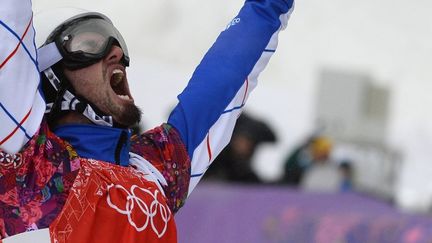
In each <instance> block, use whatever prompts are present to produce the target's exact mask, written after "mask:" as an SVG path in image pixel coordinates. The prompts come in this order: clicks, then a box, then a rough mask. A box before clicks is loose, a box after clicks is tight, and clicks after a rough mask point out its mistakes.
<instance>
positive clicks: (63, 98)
mask: <svg viewBox="0 0 432 243" xmlns="http://www.w3.org/2000/svg"><path fill="white" fill-rule="evenodd" d="M43 73H44V75H45V77H46V78H47V79H48V81H49V83H50V85H51V86H52V88H54V89H55V91H56V92H55V93H56V94H57V96H56V97H55V99H54V100H53V101H52V100H47V105H46V109H45V114H48V118H55V117H56V115H57V114H58V113H60V112H62V111H76V112H79V113H81V114H83V115H84V116H85V117H87V118H88V119H89V120H90V121H91V122H93V123H94V124H96V125H101V126H108V127H113V126H114V121H113V118H112V116H107V115H105V114H103V113H102V112H101V111H99V110H98V109H97V108H93V106H94V105H91V104H90V102H88V101H87V100H85V99H84V98H82V97H77V96H76V95H75V94H74V93H73V92H72V91H71V90H70V89H71V87H70V84H69V82H67V81H66V82H65V81H63V82H60V79H59V78H58V77H57V75H56V74H55V73H54V71H53V70H52V68H50V67H49V68H47V69H46V70H45V71H43ZM45 95H47V94H45ZM50 101H52V102H51V103H48V102H50Z"/></svg>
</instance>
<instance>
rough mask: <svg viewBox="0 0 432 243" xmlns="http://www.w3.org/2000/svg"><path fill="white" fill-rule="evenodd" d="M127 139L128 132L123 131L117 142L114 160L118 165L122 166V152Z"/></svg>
mask: <svg viewBox="0 0 432 243" xmlns="http://www.w3.org/2000/svg"><path fill="white" fill-rule="evenodd" d="M127 138H128V136H127V134H126V132H125V131H122V132H121V134H120V137H119V140H118V142H117V147H116V149H115V157H114V158H115V162H116V165H120V155H121V151H122V148H123V146H124V145H125V143H126V140H127Z"/></svg>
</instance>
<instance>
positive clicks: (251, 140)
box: [205, 112, 276, 183]
mask: <svg viewBox="0 0 432 243" xmlns="http://www.w3.org/2000/svg"><path fill="white" fill-rule="evenodd" d="M274 142H276V135H275V133H274V132H273V131H272V129H271V128H270V126H269V125H268V124H266V123H265V122H263V121H261V120H258V119H256V118H253V117H251V116H250V115H248V114H246V113H245V112H243V113H242V114H241V115H240V117H239V118H238V120H237V123H236V126H235V128H234V133H233V135H232V138H231V142H230V143H229V144H228V145H227V147H226V148H225V149H224V150H222V152H221V153H220V155H219V156H218V157H217V158H216V159H215V161H214V162H213V163H212V165H211V166H210V168H209V170H208V171H207V173H206V175H205V178H206V179H211V180H225V181H233V182H249V183H257V182H261V180H260V179H259V177H258V176H257V175H256V173H255V172H254V171H253V169H252V166H251V162H252V157H253V156H254V154H255V151H256V149H257V146H258V145H260V144H262V143H274Z"/></svg>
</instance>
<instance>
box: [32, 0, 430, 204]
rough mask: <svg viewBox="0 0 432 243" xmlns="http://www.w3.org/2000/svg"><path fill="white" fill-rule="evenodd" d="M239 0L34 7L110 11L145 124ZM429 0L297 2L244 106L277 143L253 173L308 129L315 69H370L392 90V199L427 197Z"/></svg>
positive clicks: (73, 2)
mask: <svg viewBox="0 0 432 243" xmlns="http://www.w3.org/2000/svg"><path fill="white" fill-rule="evenodd" d="M241 4H242V1H240V0H236V1H233V0H218V1H205V0H184V1H168V0H124V1H114V0H109V1H106V0H104V1H102V0H93V1H88V0H86V1H84V0H58V1H55V2H54V1H52V0H35V1H34V2H33V5H34V10H35V12H37V11H39V10H41V9H44V8H49V7H56V6H76V7H81V8H86V9H89V10H98V11H102V12H104V13H106V14H107V15H108V16H110V17H111V18H112V19H113V21H114V23H115V24H116V25H117V27H118V29H120V31H121V32H122V33H123V35H124V37H125V39H126V41H127V42H128V44H129V52H130V53H131V61H132V62H131V67H130V68H129V70H128V73H129V80H130V83H131V87H132V92H133V95H134V97H135V99H136V101H137V104H138V105H139V106H140V107H142V109H143V110H144V123H145V126H146V127H151V126H154V125H157V124H159V123H161V122H162V121H164V120H165V119H166V116H167V114H168V112H169V109H170V107H172V106H173V105H174V104H175V102H176V99H175V96H176V95H177V94H178V93H179V92H180V91H181V90H182V87H184V86H185V84H186V82H187V80H188V79H189V77H190V75H191V74H192V72H193V70H194V67H195V66H196V65H197V64H198V63H199V60H200V58H201V56H202V55H203V54H204V53H205V51H206V50H207V49H208V47H209V46H210V45H211V44H212V42H213V41H214V39H215V38H216V36H217V34H218V33H219V32H220V31H221V30H222V29H223V28H224V27H225V25H226V24H227V23H228V21H229V20H230V19H231V18H232V17H233V16H234V15H235V13H236V12H237V9H238V8H239V7H240V6H241ZM430 9H432V2H431V1H428V0H411V1H402V0H363V1H353V0H327V1H322V0H309V1H300V0H299V1H297V2H296V10H295V12H294V14H293V16H292V18H291V21H290V23H289V26H288V29H287V30H286V31H285V33H282V35H281V39H280V42H279V43H280V48H279V51H278V52H277V53H276V54H275V56H274V58H273V60H272V61H271V62H270V65H269V68H268V69H267V70H266V71H265V72H264V74H263V75H262V76H261V80H260V81H261V83H260V86H259V87H258V89H257V90H256V92H255V93H254V94H253V95H252V96H251V98H250V100H249V101H250V102H249V104H248V106H247V110H250V111H251V112H252V113H253V114H255V115H257V116H259V117H262V118H265V119H267V120H268V121H269V122H271V124H272V125H273V127H274V128H275V129H277V130H278V133H279V134H278V135H279V138H280V143H279V144H278V145H277V146H273V147H265V148H264V149H262V150H261V151H260V153H259V154H258V156H257V158H256V163H255V167H256V168H257V169H258V171H259V172H260V175H261V176H262V177H263V178H265V179H267V180H273V179H276V178H278V176H280V168H281V162H282V159H283V158H284V157H285V156H286V155H287V153H288V152H289V151H290V149H291V148H292V146H293V145H295V144H296V143H298V142H299V141H301V140H302V139H303V137H304V136H306V135H307V134H308V133H309V132H310V131H311V129H312V123H313V118H314V102H315V100H314V94H315V88H316V82H317V78H318V73H319V71H320V70H321V69H322V68H332V69H333V68H334V69H343V70H352V71H360V72H368V73H370V74H371V76H372V77H374V78H375V79H376V80H379V82H380V84H381V85H384V86H387V87H389V88H390V89H391V90H392V92H393V93H392V108H391V124H390V131H389V135H388V142H389V143H390V144H391V145H393V146H394V147H396V148H399V149H401V150H403V153H404V154H405V160H404V167H403V171H401V177H400V183H399V184H398V194H397V201H398V203H399V204H400V205H401V206H403V207H405V208H422V209H426V208H427V207H429V205H430V204H431V202H432V180H430V179H429V178H430V176H431V175H432V164H431V163H430V162H429V161H430V157H431V154H432V152H430V151H431V150H430V148H431V147H432V111H430V109H429V107H430V106H431V104H432V95H430V94H429V92H430V91H432V82H431V81H432V72H431V71H430V69H429V66H430V64H431V63H432V62H431V59H432V45H431V44H430V43H432V15H430V14H429V12H430Z"/></svg>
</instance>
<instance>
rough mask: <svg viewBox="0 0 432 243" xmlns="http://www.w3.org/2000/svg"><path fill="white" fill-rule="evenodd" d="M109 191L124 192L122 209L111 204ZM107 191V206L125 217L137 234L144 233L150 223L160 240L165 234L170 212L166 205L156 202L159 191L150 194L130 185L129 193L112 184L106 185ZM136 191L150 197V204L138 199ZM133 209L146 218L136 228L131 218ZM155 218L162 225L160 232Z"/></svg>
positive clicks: (121, 187) (145, 190)
mask: <svg viewBox="0 0 432 243" xmlns="http://www.w3.org/2000/svg"><path fill="white" fill-rule="evenodd" d="M111 189H112V190H115V189H117V190H122V191H124V192H126V194H127V197H126V205H125V206H124V208H120V207H118V206H117V205H115V204H114V203H112V201H111V197H110V193H109V192H110V190H111ZM107 190H108V196H107V203H108V205H109V206H110V207H111V208H113V209H115V210H116V211H117V212H119V213H120V214H123V215H127V217H128V221H129V223H130V225H132V226H133V227H134V228H135V229H136V230H137V231H138V232H141V231H144V230H145V229H146V228H147V227H148V226H149V223H150V225H151V228H152V229H153V231H154V232H155V233H156V234H157V236H158V237H159V238H161V237H162V236H163V235H164V234H165V232H166V230H167V228H168V221H169V220H170V218H171V210H170V209H169V208H168V206H167V205H166V204H162V203H160V202H159V201H158V199H157V196H158V194H159V191H157V190H155V191H154V192H151V191H149V190H147V189H144V188H141V187H138V186H136V185H132V187H131V189H130V192H129V191H128V190H127V189H126V188H124V187H123V186H121V185H114V184H111V185H108V187H107ZM136 190H139V191H141V192H143V193H145V194H148V195H150V196H151V199H152V200H153V201H152V202H151V203H150V204H148V203H149V202H150V200H148V202H146V201H144V200H143V199H142V198H140V197H138V196H137V195H136V194H135V192H136ZM135 208H137V209H139V210H140V211H141V213H142V215H145V216H146V219H145V222H144V224H143V225H140V226H138V225H137V224H136V223H135V222H134V220H133V218H132V211H133V210H134V209H135ZM156 217H160V219H161V220H162V222H163V223H164V227H163V228H162V229H161V230H158V228H157V227H156V225H155V219H156Z"/></svg>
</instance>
